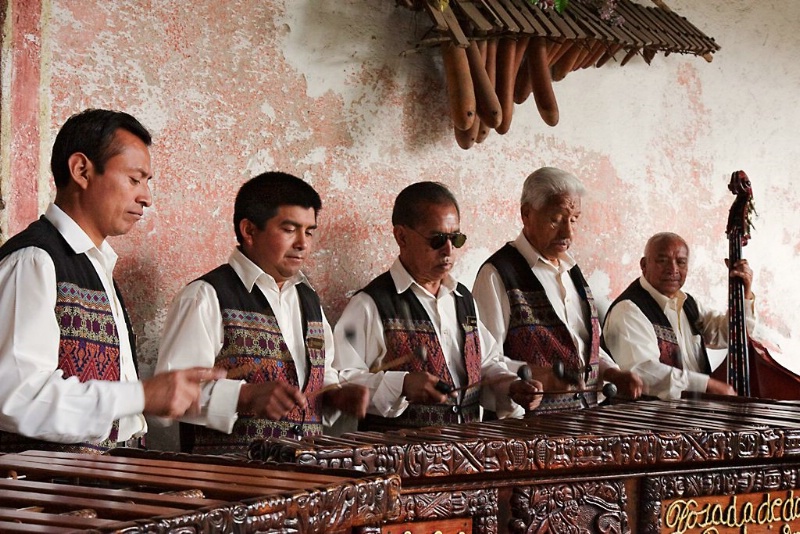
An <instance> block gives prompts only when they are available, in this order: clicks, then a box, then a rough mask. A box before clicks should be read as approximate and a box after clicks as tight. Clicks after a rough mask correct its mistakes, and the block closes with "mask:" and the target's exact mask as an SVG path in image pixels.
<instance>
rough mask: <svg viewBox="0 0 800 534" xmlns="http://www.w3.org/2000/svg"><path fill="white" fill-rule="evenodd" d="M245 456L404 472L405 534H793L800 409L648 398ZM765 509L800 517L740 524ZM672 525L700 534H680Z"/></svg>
mask: <svg viewBox="0 0 800 534" xmlns="http://www.w3.org/2000/svg"><path fill="white" fill-rule="evenodd" d="M251 457H253V458H257V459H280V460H282V461H293V462H296V463H298V464H300V465H315V466H324V467H345V468H349V469H358V470H360V471H364V472H366V473H383V474H388V473H393V474H398V475H400V477H401V480H402V483H401V485H402V488H401V496H400V500H401V506H400V510H401V514H400V515H399V516H398V517H396V518H394V521H395V522H397V523H399V524H405V525H414V524H416V522H418V521H422V520H425V521H430V522H432V523H431V525H434V526H435V524H436V522H437V521H441V520H446V519H452V518H454V517H470V518H471V524H472V531H473V532H475V533H494V532H501V533H504V532H512V533H516V532H520V533H522V532H552V533H560V532H573V531H574V532H635V533H638V532H644V533H656V532H665V533H666V532H670V533H672V532H682V533H683V532H697V533H701V532H743V530H741V528H742V525H746V526H749V527H750V528H749V529H748V530H747V531H748V532H761V531H764V532H781V533H782V532H792V533H794V532H800V489H798V488H800V404H798V403H795V402H788V401H785V402H778V401H765V400H757V399H748V400H743V399H736V401H735V402H731V401H728V400H724V399H723V398H716V399H703V400H701V399H682V400H676V401H661V400H642V401H637V402H630V403H617V404H614V405H611V406H602V407H597V408H593V409H588V410H578V411H569V412H560V413H550V414H542V415H538V416H537V415H535V414H534V415H532V416H531V417H529V418H526V419H506V420H500V421H491V422H484V423H471V424H464V425H456V426H446V427H429V428H422V429H408V430H398V431H391V432H386V433H378V432H355V433H349V434H345V435H343V436H341V437H338V438H333V437H325V436H322V437H315V438H306V439H303V440H300V441H288V440H267V441H260V442H254V443H253V444H252V446H251ZM795 490H796V493H797V497H796V502H795ZM765 499H766V500H767V501H769V502H770V503H772V504H774V503H775V502H779V503H787V502H790V501H791V502H793V503H795V504H796V507H794V508H792V507H791V506H789V505H788V504H785V506H784V508H786V510H787V511H785V512H783V515H780V514H777V513H773V514H772V515H770V514H767V513H765V515H763V516H762V517H754V518H753V519H752V523H748V519H747V514H749V513H750V512H751V511H752V510H754V509H757V508H758V506H763V505H762V504H761V503H762V502H764V501H765ZM692 503H695V504H692ZM697 503H700V504H697ZM746 503H750V504H746ZM701 504H702V505H703V506H705V507H706V508H704V510H706V512H708V510H712V509H713V510H716V513H717V514H718V515H720V514H723V513H724V514H727V517H739V516H742V517H745V519H741V521H740V523H741V524H740V525H739V527H737V528H735V529H733V530H724V529H722V528H721V527H722V526H724V525H720V524H715V523H714V521H715V520H716V519H713V518H711V515H709V516H708V518H706V519H702V518H700V516H701V515H702V514H703V513H706V512H701V511H698V510H694V509H692V506H700V505H701ZM773 508H774V510H773V512H774V511H776V510H778V509H779V508H781V507H780V506H774V507H773ZM790 508H791V510H790ZM708 514H710V512H708ZM778 516H780V517H778ZM678 517H683V518H684V519H685V518H689V519H685V520H686V521H688V522H689V523H691V524H692V525H704V528H705V529H704V530H702V529H696V530H691V529H684V527H685V526H686V525H683V524H678V523H679V519H676V518H678ZM704 517H705V516H704ZM714 517H717V516H714ZM704 521H706V522H705V523H704ZM719 521H722V522H724V521H725V519H721V520H719ZM709 528H717V529H719V530H708V529H709ZM759 529H763V530H759ZM431 532H433V530H432V531H431Z"/></svg>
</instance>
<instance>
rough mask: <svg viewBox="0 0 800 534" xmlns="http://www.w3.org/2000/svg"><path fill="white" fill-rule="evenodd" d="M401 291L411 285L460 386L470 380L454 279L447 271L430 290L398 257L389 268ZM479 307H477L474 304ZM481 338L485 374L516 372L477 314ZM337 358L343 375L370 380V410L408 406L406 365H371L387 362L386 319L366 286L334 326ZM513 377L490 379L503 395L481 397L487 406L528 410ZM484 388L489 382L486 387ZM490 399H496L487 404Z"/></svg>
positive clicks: (395, 411)
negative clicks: (513, 395) (516, 397)
mask: <svg viewBox="0 0 800 534" xmlns="http://www.w3.org/2000/svg"><path fill="white" fill-rule="evenodd" d="M389 273H390V274H391V277H392V280H393V281H394V285H395V288H396V290H397V293H398V294H400V293H403V292H404V291H406V290H407V289H408V288H411V291H413V293H414V295H415V296H416V297H417V299H418V300H419V302H420V304H422V307H423V308H424V309H425V312H426V313H427V314H428V317H429V318H430V320H431V322H432V323H433V327H434V330H435V332H436V337H437V338H438V340H439V344H440V345H441V347H442V352H443V354H444V358H445V361H446V363H447V367H448V369H449V371H450V374H451V375H452V377H453V382H454V384H455V386H456V387H463V386H466V385H467V383H466V381H467V372H466V369H465V367H464V361H463V358H462V356H461V350H462V345H463V340H462V333H461V327H460V325H459V322H458V318H457V316H456V304H455V296H454V295H455V294H456V280H455V279H454V278H453V277H452V276H450V275H447V276H446V277H445V279H444V280H443V281H442V283H441V285H440V287H439V291H438V293H437V294H436V295H432V294H431V293H430V292H429V291H428V290H427V289H425V288H424V287H422V286H421V285H419V284H418V283H417V282H416V281H415V280H414V278H413V277H412V276H411V275H410V274H409V273H408V271H407V270H406V269H405V267H404V266H403V264H402V263H401V262H400V260H399V259H397V260H395V262H394V264H393V265H392V266H391V268H390V269H389ZM476 313H477V309H476ZM477 323H478V338H479V342H480V346H481V378H482V379H490V380H491V379H493V378H494V377H499V376H501V375H505V376H509V377H510V378H513V377H515V375H513V373H511V372H510V371H509V369H508V366H507V361H506V360H507V358H505V357H504V356H503V355H502V354H501V353H500V348H499V346H498V345H497V343H495V341H494V338H492V336H491V334H489V332H488V331H487V330H486V328H485V327H484V326H483V324H482V323H481V321H480V317H477ZM334 338H335V342H336V358H335V362H334V366H335V367H336V368H337V369H338V370H339V371H340V373H341V377H342V379H343V380H346V381H348V382H353V383H357V384H361V385H364V386H366V387H367V388H368V389H369V390H370V404H369V407H368V412H369V413H371V414H375V415H380V416H383V417H397V416H399V415H400V414H402V413H403V412H404V411H405V409H406V408H407V407H408V400H407V399H406V397H405V396H404V395H403V381H404V380H405V377H406V374H407V373H406V372H405V371H397V370H391V369H389V370H385V371H380V372H377V373H371V372H370V371H369V369H370V368H374V367H379V366H381V365H382V364H383V358H384V356H386V339H385V337H384V332H383V322H382V321H381V317H380V314H379V313H378V308H377V306H376V304H375V301H374V300H373V299H372V297H370V296H369V295H367V293H365V292H363V291H362V292H359V293H357V294H355V295H354V296H353V298H352V299H350V302H349V303H348V304H347V306H346V307H345V309H344V312H343V313H342V316H341V318H340V319H339V322H337V323H336V328H335V329H334ZM509 385H510V382H509V381H505V380H501V381H497V382H495V383H494V384H492V385H491V389H492V390H494V393H495V395H496V397H497V399H499V400H498V401H497V403H496V405H494V403H493V398H492V397H490V399H492V400H490V401H487V400H486V397H484V400H482V404H483V405H484V407H485V408H487V409H491V410H496V411H498V412H501V413H503V414H508V415H511V416H514V417H521V416H522V415H524V410H523V409H522V407H520V406H519V405H517V404H516V403H513V401H511V400H510V399H509V398H508V387H509ZM484 389H486V388H484ZM487 402H492V404H489V405H487Z"/></svg>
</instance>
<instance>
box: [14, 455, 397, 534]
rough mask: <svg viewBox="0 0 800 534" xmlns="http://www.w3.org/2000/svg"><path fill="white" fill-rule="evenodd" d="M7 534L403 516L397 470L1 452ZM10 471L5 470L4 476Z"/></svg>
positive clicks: (319, 524)
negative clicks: (383, 471)
mask: <svg viewBox="0 0 800 534" xmlns="http://www.w3.org/2000/svg"><path fill="white" fill-rule="evenodd" d="M0 472H2V476H3V478H0V532H3V533H6V532H47V533H57V532H73V531H76V530H81V531H83V530H90V531H92V532H119V533H125V534H133V533H145V532H147V533H156V532H164V533H166V532H176V533H177V532H180V533H182V534H188V533H193V532H204V533H215V532H219V533H222V532H237V533H246V532H287V533H306V532H315V533H316V532H318V533H328V532H351V530H352V528H353V527H358V526H361V525H375V524H379V523H380V522H381V520H382V519H384V518H385V517H386V516H388V515H392V516H394V515H396V514H397V511H396V510H395V508H396V506H397V496H398V491H399V484H400V481H399V477H397V476H396V475H389V476H383V475H380V476H367V475H363V474H360V473H355V472H345V471H342V470H338V471H334V470H325V471H323V470H320V469H319V468H311V469H308V468H305V467H302V466H297V465H289V466H281V465H277V464H274V463H269V462H268V463H265V462H256V461H247V460H234V459H227V458H220V457H211V456H196V455H186V454H173V453H148V452H140V451H135V450H128V451H120V450H117V451H114V453H113V454H112V455H93V454H69V453H53V452H41V451H27V452H24V453H19V454H6V455H0ZM6 477H7V478H6Z"/></svg>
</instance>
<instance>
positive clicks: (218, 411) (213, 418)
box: [206, 379, 244, 434]
mask: <svg viewBox="0 0 800 534" xmlns="http://www.w3.org/2000/svg"><path fill="white" fill-rule="evenodd" d="M242 384H244V381H243V380H225V379H222V380H217V381H216V383H215V384H214V387H213V389H212V391H211V399H209V401H208V410H207V412H206V426H207V427H208V428H213V429H214V430H219V431H220V432H225V433H226V434H230V433H231V432H232V431H233V423H235V422H236V419H237V418H238V414H237V413H236V406H237V405H238V404H239V392H240V391H241V389H242Z"/></svg>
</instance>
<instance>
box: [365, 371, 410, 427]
mask: <svg viewBox="0 0 800 534" xmlns="http://www.w3.org/2000/svg"><path fill="white" fill-rule="evenodd" d="M406 374H407V373H406V372H404V371H386V372H384V373H383V380H381V383H380V385H379V386H378V389H376V390H375V395H373V398H372V405H373V406H374V407H375V409H376V410H377V411H378V414H377V415H381V416H383V417H397V416H398V415H400V414H401V413H403V412H404V411H405V409H406V408H407V407H408V401H407V400H406V398H405V396H403V382H404V381H405V379H406Z"/></svg>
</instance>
